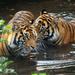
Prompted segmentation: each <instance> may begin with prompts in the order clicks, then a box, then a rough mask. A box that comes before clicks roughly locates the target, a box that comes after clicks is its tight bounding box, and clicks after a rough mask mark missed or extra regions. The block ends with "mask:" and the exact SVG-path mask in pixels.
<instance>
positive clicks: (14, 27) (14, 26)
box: [12, 21, 19, 31]
mask: <svg viewBox="0 0 75 75" xmlns="http://www.w3.org/2000/svg"><path fill="white" fill-rule="evenodd" d="M18 29H19V24H18V23H17V22H16V21H14V22H13V26H12V30H13V31H17V30H18Z"/></svg>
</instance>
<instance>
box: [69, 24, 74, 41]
mask: <svg viewBox="0 0 75 75" xmlns="http://www.w3.org/2000/svg"><path fill="white" fill-rule="evenodd" d="M70 24H71V26H72V30H73V40H74V26H73V25H72V23H70Z"/></svg>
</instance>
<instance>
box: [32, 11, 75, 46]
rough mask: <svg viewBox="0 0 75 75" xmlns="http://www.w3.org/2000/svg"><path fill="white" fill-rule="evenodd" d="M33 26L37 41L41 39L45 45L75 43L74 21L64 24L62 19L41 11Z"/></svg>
mask: <svg viewBox="0 0 75 75" xmlns="http://www.w3.org/2000/svg"><path fill="white" fill-rule="evenodd" d="M33 25H34V27H35V29H36V32H37V34H38V36H39V37H38V39H40V40H41V39H43V41H46V43H47V44H51V45H62V44H67V43H71V42H75V20H71V21H69V22H65V21H64V20H63V19H62V18H60V17H57V16H54V15H50V14H48V13H47V12H46V10H42V12H41V14H40V16H39V17H38V18H37V19H36V20H35V22H34V23H33Z"/></svg>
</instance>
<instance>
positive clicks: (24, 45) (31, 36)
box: [0, 11, 37, 57]
mask: <svg viewBox="0 0 75 75" xmlns="http://www.w3.org/2000/svg"><path fill="white" fill-rule="evenodd" d="M34 20H35V18H34V16H33V14H32V13H31V12H29V11H19V12H17V13H16V14H15V15H14V17H13V18H12V19H11V20H10V21H9V22H8V24H7V25H8V26H10V27H11V28H12V31H13V32H11V31H9V32H10V33H9V35H8V34H7V33H5V34H2V36H1V38H5V39H6V40H7V41H8V42H4V43H1V42H0V56H16V57H17V56H27V55H28V54H29V53H30V52H31V50H33V49H34V48H36V42H35V40H36V36H37V34H36V32H35V30H34V28H33V26H32V22H31V21H34ZM5 29H6V28H5Z"/></svg>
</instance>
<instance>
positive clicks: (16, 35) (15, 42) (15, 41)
mask: <svg viewBox="0 0 75 75" xmlns="http://www.w3.org/2000/svg"><path fill="white" fill-rule="evenodd" d="M17 35H18V33H16V34H15V37H14V41H13V43H14V44H15V45H17V43H16V37H17Z"/></svg>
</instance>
